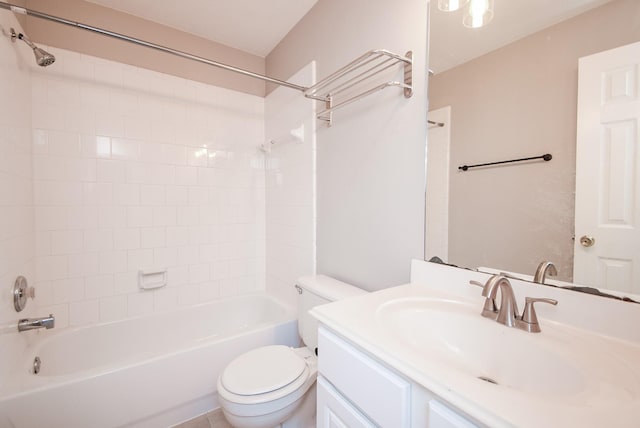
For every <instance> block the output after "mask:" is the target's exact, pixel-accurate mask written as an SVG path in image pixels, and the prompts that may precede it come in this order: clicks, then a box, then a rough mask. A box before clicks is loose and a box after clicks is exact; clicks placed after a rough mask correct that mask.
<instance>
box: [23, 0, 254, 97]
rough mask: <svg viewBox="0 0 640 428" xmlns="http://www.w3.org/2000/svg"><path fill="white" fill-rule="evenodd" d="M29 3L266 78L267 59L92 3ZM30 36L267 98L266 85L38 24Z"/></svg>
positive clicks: (31, 21)
mask: <svg viewBox="0 0 640 428" xmlns="http://www.w3.org/2000/svg"><path fill="white" fill-rule="evenodd" d="M24 3H25V6H26V7H27V8H29V9H33V10H36V11H39V12H43V13H47V14H50V15H54V16H58V17H62V18H66V19H69V20H72V21H78V22H81V23H83V24H87V25H91V26H94V27H99V28H103V29H106V30H110V31H114V32H116V33H121V34H125V35H128V36H131V37H135V38H138V39H142V40H145V41H149V42H153V43H156V44H159V45H164V46H167V47H170V48H173V49H177V50H182V51H185V52H188V53H191V54H194V55H198V56H201V57H204V58H207V59H211V60H215V61H218V62H222V63H225V64H229V65H233V66H235V67H239V68H243V69H246V70H249V71H253V72H255V73H259V74H264V58H261V57H258V56H255V55H252V54H248V53H246V52H243V51H240V50H238V49H234V48H230V47H228V46H225V45H222V44H220V43H215V42H212V41H209V40H206V39H203V38H201V37H198V36H194V35H192V34H189V33H185V32H183V31H179V30H175V29H173V28H169V27H166V26H163V25H160V24H157V23H155V22H151V21H146V20H144V19H141V18H137V17H135V16H133V15H129V14H126V13H123V12H119V11H116V10H113V9H108V8H105V7H102V6H98V5H96V4H93V3H89V2H85V1H82V0H56V1H49V0H26V1H25V2H24ZM26 31H27V34H28V36H29V37H30V38H31V39H32V40H34V41H35V42H36V43H41V44H44V45H48V46H54V47H59V48H63V49H68V50H72V51H75V52H80V53H85V54H89V55H93V56H97V57H101V58H105V59H109V60H113V61H118V62H122V63H125V64H130V65H134V66H138V67H142V68H146V69H149V70H154V71H159V72H162V73H167V74H172V75H175V76H179V77H184V78H187V79H191V80H196V81H199V82H203V83H208V84H211V85H216V86H220V87H223V88H228V89H233V90H236V91H240V92H245V93H248V94H253V95H259V96H264V93H265V84H264V82H262V81H261V80H257V79H253V78H249V77H244V76H242V75H239V74H236V73H232V72H229V71H226V70H222V69H218V68H216V67H212V66H209V65H206V64H201V63H197V62H194V61H190V60H186V59H182V58H179V57H176V56H172V55H168V54H165V53H162V52H158V51H155V50H152V49H149V48H145V47H141V46H137V45H134V44H131V43H127V42H123V41H120V40H116V39H113V38H111V37H106V36H102V35H99V34H95V33H92V32H89V31H84V30H80V29H77V28H73V27H69V26H65V25H62V24H58V23H54V22H50V21H45V20H42V19H39V18H34V17H28V18H27V24H26ZM53 53H54V54H55V49H53Z"/></svg>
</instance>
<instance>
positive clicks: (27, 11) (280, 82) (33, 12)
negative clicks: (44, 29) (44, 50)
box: [0, 1, 324, 100]
mask: <svg viewBox="0 0 640 428" xmlns="http://www.w3.org/2000/svg"><path fill="white" fill-rule="evenodd" d="M0 9H6V10H10V11H12V12H14V13H19V14H22V15H27V16H33V17H35V18H40V19H45V20H47V21H53V22H57V23H59V24H64V25H68V26H70V27H76V28H80V29H82V30H87V31H92V32H94V33H97V34H102V35H103V36H109V37H113V38H114V39H118V40H123V41H125V42H129V43H133V44H136V45H140V46H145V47H148V48H151V49H155V50H157V51H160V52H165V53H168V54H171V55H175V56H179V57H181V58H185V59H189V60H192V61H197V62H201V63H203V64H208V65H211V66H214V67H218V68H222V69H224V70H228V71H232V72H234V73H239V74H242V75H245V76H248V77H253V78H255V79H260V80H264V81H265V82H269V83H275V84H276V85H280V86H285V87H287V88H291V89H296V90H298V91H300V92H305V91H306V90H308V89H309V88H306V87H304V86H300V85H295V84H293V83H289V82H286V81H284V80H279V79H274V78H272V77H268V76H264V75H262V74H258V73H254V72H253V71H248V70H244V69H242V68H238V67H234V66H232V65H228V64H224V63H221V62H218V61H213V60H210V59H207V58H203V57H200V56H197V55H192V54H190V53H187V52H183V51H179V50H177V49H172V48H168V47H166V46H162V45H158V44H155V43H151V42H147V41H144V40H140V39H136V38H135V37H130V36H125V35H124V34H119V33H115V32H113V31H109V30H104V29H102V28H98V27H92V26H91V25H86V24H82V23H80V22H76V21H71V20H68V19H64V18H60V17H57V16H53V15H48V14H46V13H42V12H38V11H36V10H31V9H27V8H24V7H20V6H17V5H14V4H11V3H6V2H4V1H0ZM309 98H315V97H313V96H309ZM322 100H324V99H322Z"/></svg>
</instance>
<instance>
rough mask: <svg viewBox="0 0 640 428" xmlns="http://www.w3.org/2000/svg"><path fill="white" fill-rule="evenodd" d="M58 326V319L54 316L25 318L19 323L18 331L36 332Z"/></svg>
mask: <svg viewBox="0 0 640 428" xmlns="http://www.w3.org/2000/svg"><path fill="white" fill-rule="evenodd" d="M55 326H56V319H55V317H54V316H53V314H49V316H48V317H42V318H24V319H21V320H20V321H18V331H27V330H35V329H37V328H46V329H47V330H49V329H50V328H53V327H55Z"/></svg>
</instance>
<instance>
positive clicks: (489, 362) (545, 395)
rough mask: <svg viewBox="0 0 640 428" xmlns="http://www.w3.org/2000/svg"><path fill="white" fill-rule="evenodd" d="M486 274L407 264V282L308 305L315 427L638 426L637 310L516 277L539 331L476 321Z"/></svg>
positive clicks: (518, 295) (639, 350)
mask: <svg viewBox="0 0 640 428" xmlns="http://www.w3.org/2000/svg"><path fill="white" fill-rule="evenodd" d="M489 277H490V276H489V275H487V274H484V273H478V272H473V271H467V270H463V269H455V268H450V267H448V266H442V265H437V264H433V263H426V262H422V261H414V262H413V264H412V278H411V284H408V285H403V286H399V287H393V288H389V289H385V290H382V291H379V292H375V293H370V294H368V295H365V296H362V297H357V298H354V299H348V300H345V301H340V302H336V303H332V304H329V305H325V306H320V307H316V308H314V309H313V310H312V311H311V313H312V314H313V315H314V316H315V317H316V318H317V319H318V320H319V321H320V323H321V326H320V334H319V341H318V352H319V377H318V427H350V428H351V427H374V426H381V427H389V428H401V427H425V426H426V427H429V428H452V427H464V428H466V427H474V426H480V427H482V426H489V427H512V426H517V427H536V428H538V427H576V426H580V427H601V426H609V427H637V426H640V414H639V413H638V411H639V409H640V329H639V328H638V326H640V305H637V304H633V303H626V302H619V301H616V300H610V299H602V298H597V297H594V296H591V295H586V294H582V293H577V292H573V291H567V290H562V289H557V288H552V287H547V286H541V285H536V284H531V283H527V282H522V281H518V280H511V286H512V287H513V291H514V294H515V297H516V301H517V303H518V305H519V306H520V307H522V306H523V303H524V299H525V297H544V298H553V299H555V300H557V301H558V302H559V303H558V305H557V306H550V305H542V306H540V308H537V310H538V317H539V319H540V327H541V330H542V331H541V332H540V333H530V332H526V331H523V330H519V329H516V328H509V327H507V326H505V325H501V324H499V323H498V322H496V321H495V320H492V319H488V318H485V317H482V316H481V315H480V312H481V311H482V308H483V305H484V302H485V298H484V297H482V296H481V292H482V290H481V289H480V288H478V287H475V286H473V285H470V284H469V281H470V280H475V281H478V282H482V283H484V282H486V281H487V279H488V278H489Z"/></svg>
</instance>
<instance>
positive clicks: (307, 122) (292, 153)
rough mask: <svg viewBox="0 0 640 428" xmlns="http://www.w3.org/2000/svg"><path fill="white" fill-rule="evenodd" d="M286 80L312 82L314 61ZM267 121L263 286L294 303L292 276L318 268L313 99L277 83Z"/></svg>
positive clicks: (269, 98)
mask: <svg viewBox="0 0 640 428" xmlns="http://www.w3.org/2000/svg"><path fill="white" fill-rule="evenodd" d="M287 80H288V81H290V82H294V83H296V84H298V85H302V86H311V85H312V84H313V83H315V63H313V62H312V63H310V64H309V65H307V66H305V67H303V68H302V69H301V70H299V71H298V72H297V73H296V74H295V75H294V76H292V77H291V78H289V79H287ZM265 122H266V123H265V125H266V137H267V142H266V144H267V147H268V150H269V153H268V154H267V155H266V169H265V175H266V226H267V240H266V248H267V249H266V254H267V258H266V260H267V264H266V286H267V291H268V292H269V293H270V294H272V295H275V296H277V297H278V298H280V299H281V300H283V301H286V302H287V303H289V304H291V305H295V304H296V296H297V293H296V291H295V288H294V284H295V283H296V280H297V279H298V277H300V276H301V275H309V274H312V273H315V270H316V266H315V261H316V253H315V249H316V236H315V231H316V227H315V224H316V214H315V208H316V207H315V200H316V193H315V192H316V183H315V176H316V174H315V169H316V128H315V127H316V118H315V103H314V102H312V101H310V100H309V99H306V98H304V97H302V96H300V94H299V93H298V92H296V91H292V90H290V89H288V88H278V89H276V90H274V91H273V92H272V93H271V94H269V95H268V96H267V98H266V100H265ZM271 142H273V143H271Z"/></svg>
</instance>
